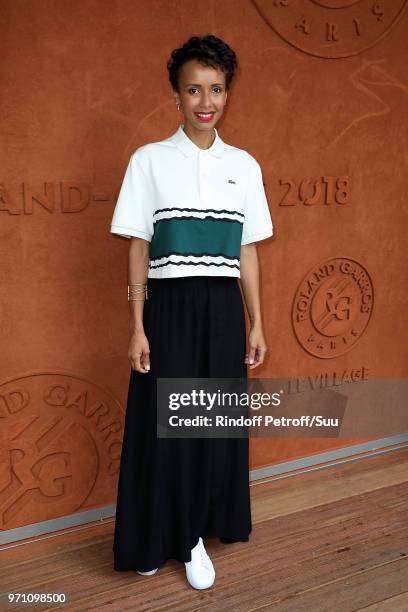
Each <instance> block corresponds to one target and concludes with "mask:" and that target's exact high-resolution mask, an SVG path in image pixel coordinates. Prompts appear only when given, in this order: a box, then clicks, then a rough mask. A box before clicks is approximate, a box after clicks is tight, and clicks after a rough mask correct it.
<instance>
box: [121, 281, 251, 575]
mask: <svg viewBox="0 0 408 612" xmlns="http://www.w3.org/2000/svg"><path fill="white" fill-rule="evenodd" d="M147 283H148V299H147V300H146V301H145V303H144V310H143V322H144V329H145V333H146V336H147V339H148V341H149V348H150V371H149V372H148V373H145V374H142V373H141V372H137V371H136V370H131V373H130V382H129V390H128V400H127V409H126V417H125V428H124V434H123V445H122V454H121V460H120V472H119V480H118V489H117V506H116V523H115V532H114V541H113V552H114V569H115V570H118V571H122V570H139V571H150V570H152V569H155V568H156V567H160V566H161V565H162V564H163V563H164V562H165V561H166V560H167V559H169V558H173V559H177V560H179V561H181V562H187V561H191V549H192V548H193V547H194V546H195V545H196V544H197V542H198V538H199V536H201V537H202V538H206V537H207V538H211V537H218V538H219V540H220V541H221V542H223V543H232V542H238V541H242V542H245V541H248V540H249V534H250V532H251V530H252V523H251V508H250V496H249V458H248V457H249V453H248V450H249V440H248V438H157V429H156V428H157V415H156V403H155V402H156V395H155V389H156V380H155V379H156V377H167V378H202V377H203V378H207V377H216V378H218V377H220V378H229V377H234V378H235V377H247V366H246V364H245V362H244V359H245V352H246V333H245V315H244V305H243V301H242V297H241V292H240V288H239V284H238V280H237V278H236V277H227V276H218V277H213V276H188V277H179V278H163V279H153V278H148V280H147Z"/></svg>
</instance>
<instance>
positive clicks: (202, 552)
mask: <svg viewBox="0 0 408 612" xmlns="http://www.w3.org/2000/svg"><path fill="white" fill-rule="evenodd" d="M199 549H200V555H201V560H202V562H203V565H204V566H205V567H207V568H208V569H211V564H210V558H209V556H208V554H207V551H206V550H205V548H204V543H203V541H202V540H200V545H199Z"/></svg>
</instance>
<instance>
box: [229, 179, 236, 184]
mask: <svg viewBox="0 0 408 612" xmlns="http://www.w3.org/2000/svg"><path fill="white" fill-rule="evenodd" d="M228 182H229V183H232V184H233V185H236V182H235V181H233V180H232V179H228Z"/></svg>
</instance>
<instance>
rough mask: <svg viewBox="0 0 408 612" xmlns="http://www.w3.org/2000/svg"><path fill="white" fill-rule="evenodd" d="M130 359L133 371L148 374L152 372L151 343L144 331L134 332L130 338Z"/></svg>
mask: <svg viewBox="0 0 408 612" xmlns="http://www.w3.org/2000/svg"><path fill="white" fill-rule="evenodd" d="M128 359H129V361H130V365H131V366H132V370H137V371H138V372H141V373H142V374H146V372H149V370H150V350H149V341H148V339H147V338H146V334H145V333H144V331H134V332H133V333H132V335H131V337H130V342H129V352H128Z"/></svg>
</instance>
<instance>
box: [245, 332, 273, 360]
mask: <svg viewBox="0 0 408 612" xmlns="http://www.w3.org/2000/svg"><path fill="white" fill-rule="evenodd" d="M248 344H249V353H247V354H246V355H245V363H246V364H248V365H249V368H250V369H251V370H252V369H253V368H256V367H257V366H259V365H261V363H263V360H264V357H265V354H266V351H267V350H268V347H267V346H266V342H265V337H264V334H263V330H262V327H260V326H256V325H255V326H254V327H251V331H250V332H249V336H248Z"/></svg>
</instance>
